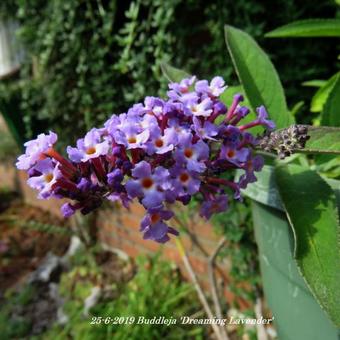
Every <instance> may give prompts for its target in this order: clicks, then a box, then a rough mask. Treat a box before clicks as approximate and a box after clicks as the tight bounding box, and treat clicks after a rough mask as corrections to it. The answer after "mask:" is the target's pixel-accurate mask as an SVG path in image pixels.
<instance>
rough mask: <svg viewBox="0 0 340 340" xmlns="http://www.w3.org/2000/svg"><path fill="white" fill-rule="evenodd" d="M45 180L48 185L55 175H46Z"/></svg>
mask: <svg viewBox="0 0 340 340" xmlns="http://www.w3.org/2000/svg"><path fill="white" fill-rule="evenodd" d="M44 178H45V182H46V183H50V182H51V181H52V179H53V174H52V173H49V174H46V175H45V176H44Z"/></svg>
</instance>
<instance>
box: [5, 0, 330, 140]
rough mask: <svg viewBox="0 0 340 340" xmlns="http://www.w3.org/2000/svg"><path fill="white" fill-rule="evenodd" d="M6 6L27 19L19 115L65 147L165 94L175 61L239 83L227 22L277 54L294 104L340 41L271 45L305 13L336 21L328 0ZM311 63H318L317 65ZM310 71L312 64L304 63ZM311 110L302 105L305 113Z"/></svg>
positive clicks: (36, 0) (31, 130)
mask: <svg viewBox="0 0 340 340" xmlns="http://www.w3.org/2000/svg"><path fill="white" fill-rule="evenodd" d="M6 3H7V2H4V3H2V4H1V5H0V12H1V13H2V15H3V16H6V15H12V16H14V17H16V18H17V19H18V20H19V21H20V23H21V29H20V32H19V35H20V37H21V39H22V41H23V42H24V44H25V45H26V49H27V51H28V53H27V57H28V58H27V62H26V64H25V67H23V69H22V71H21V74H20V88H21V110H22V112H23V113H24V116H25V123H26V126H27V128H28V130H27V131H28V132H27V134H28V135H31V134H35V133H36V130H37V124H38V123H39V124H40V126H39V129H40V130H44V129H45V130H47V129H53V130H56V131H57V132H59V133H61V132H62V133H61V134H60V138H61V139H62V141H63V142H64V144H65V143H68V142H75V140H76V138H77V137H79V135H81V134H82V133H84V132H85V131H86V130H87V129H89V128H90V127H92V126H94V125H99V124H101V123H102V122H103V121H104V120H105V119H107V118H108V116H109V115H110V114H111V113H113V112H116V113H119V112H122V111H124V110H126V109H127V108H128V107H129V105H131V104H132V103H134V102H138V101H140V100H141V99H142V98H143V97H144V96H146V95H161V94H164V91H165V89H166V82H167V80H166V79H165V78H164V77H162V76H161V70H160V63H161V62H162V61H170V60H171V63H172V64H173V65H175V66H176V65H177V66H180V67H181V68H184V69H186V70H188V71H190V72H191V73H196V74H197V75H198V76H200V77H212V76H213V75H216V74H220V75H222V76H224V77H225V78H226V80H227V82H228V83H236V82H237V81H236V77H235V74H234V73H233V70H232V65H231V62H230V60H229V57H228V55H227V52H226V48H225V43H224V37H223V26H224V25H225V24H231V25H234V26H236V27H240V28H242V29H244V30H246V31H247V32H248V33H250V34H251V35H252V36H253V37H255V38H256V39H257V41H258V42H259V43H260V44H261V45H262V46H264V47H265V49H266V50H270V51H271V53H272V55H271V57H272V60H273V61H274V63H275V65H276V66H277V68H278V71H279V74H280V75H281V78H282V81H283V84H284V86H285V88H286V92H287V96H288V101H289V103H290V105H291V106H292V105H293V104H295V103H296V102H297V101H300V100H304V99H305V98H307V97H309V96H310V95H311V89H310V88H298V85H299V84H300V82H301V81H303V80H308V79H314V78H318V77H324V76H325V75H328V74H331V73H332V71H333V69H334V63H335V62H334V60H333V58H332V56H333V55H334V54H335V49H336V44H335V43H334V44H333V43H331V41H330V43H329V44H326V45H325V44H322V42H321V41H318V40H316V41H315V40H313V41H308V40H306V41H301V42H300V43H299V44H295V43H294V42H292V41H284V48H282V42H278V41H273V40H264V38H263V33H264V32H266V31H269V30H271V29H273V28H275V27H277V26H278V25H282V24H286V23H287V22H290V21H292V20H296V19H299V18H305V17H309V18H312V17H316V16H317V17H320V16H324V17H329V18H332V17H334V16H335V15H336V8H337V7H336V4H335V3H334V2H333V1H331V0H329V1H323V2H317V1H314V0H313V1H310V2H304V1H294V0H287V1H280V0H275V1H272V2H270V3H267V2H253V1H250V0H240V1H237V2H232V1H222V0H214V1H210V2H209V3H207V2H205V1H203V0H198V1H194V0H188V1H184V0H169V1H161V0H132V1H131V0H130V1H117V0H69V1H61V0H51V1H42V0H32V1H29V2H28V1H22V0H15V1H12V2H11V4H10V5H8V4H6ZM311 58H313V63H310V60H311ZM307 65H308V66H307ZM307 110H308V108H305V112H306V111H307ZM27 137H28V136H27Z"/></svg>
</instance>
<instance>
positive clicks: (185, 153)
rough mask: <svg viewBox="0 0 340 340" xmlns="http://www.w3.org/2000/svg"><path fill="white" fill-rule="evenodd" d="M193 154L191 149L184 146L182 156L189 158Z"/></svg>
mask: <svg viewBox="0 0 340 340" xmlns="http://www.w3.org/2000/svg"><path fill="white" fill-rule="evenodd" d="M193 154H194V152H193V151H192V149H189V148H186V149H185V150H184V156H185V157H186V158H191V157H192V155H193Z"/></svg>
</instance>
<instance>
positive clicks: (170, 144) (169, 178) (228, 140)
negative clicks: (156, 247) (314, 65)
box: [16, 77, 307, 243]
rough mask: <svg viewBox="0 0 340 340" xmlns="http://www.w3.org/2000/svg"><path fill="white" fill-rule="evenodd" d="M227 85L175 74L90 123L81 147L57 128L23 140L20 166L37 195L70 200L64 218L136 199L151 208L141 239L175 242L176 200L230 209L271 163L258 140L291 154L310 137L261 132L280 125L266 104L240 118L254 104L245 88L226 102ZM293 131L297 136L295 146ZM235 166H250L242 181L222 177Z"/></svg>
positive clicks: (210, 210)
mask: <svg viewBox="0 0 340 340" xmlns="http://www.w3.org/2000/svg"><path fill="white" fill-rule="evenodd" d="M225 91H227V86H226V85H225V82H224V80H223V79H222V78H221V77H215V78H213V79H212V80H211V81H210V82H209V81H207V80H197V79H196V77H190V78H186V79H183V80H181V81H180V82H179V83H171V84H169V91H168V93H167V94H168V96H167V98H158V97H151V96H150V97H146V98H145V100H144V102H143V103H137V104H134V105H133V106H132V107H131V108H129V109H128V110H127V112H126V113H121V114H119V115H113V116H111V117H110V118H109V119H108V120H107V121H106V122H105V123H104V126H103V127H101V128H99V129H96V128H93V129H91V130H90V131H89V132H88V133H87V134H86V135H85V136H84V138H80V139H79V140H78V141H77V143H76V147H72V146H68V147H67V149H66V151H67V155H68V158H65V157H63V156H62V155H60V154H59V153H58V152H57V151H56V150H55V149H54V148H53V147H54V144H55V143H56V141H57V135H56V134H55V133H53V132H49V134H47V135H46V134H40V135H39V136H38V137H37V138H36V139H34V140H32V141H29V142H27V143H25V147H26V149H25V153H24V154H23V155H21V156H19V158H18V161H17V164H16V165H17V167H18V169H20V170H25V171H26V172H27V175H28V177H29V178H28V184H29V185H30V186H31V187H32V188H34V189H37V190H38V192H39V194H38V197H39V198H42V199H48V198H50V197H55V198H63V199H68V202H66V203H65V204H64V205H63V206H62V208H61V211H62V213H63V215H64V216H65V217H70V216H72V215H73V214H74V213H75V212H76V211H80V212H81V213H82V214H88V213H90V212H91V211H93V210H95V209H98V208H99V207H100V206H101V204H102V203H103V202H104V200H108V201H111V202H120V203H121V204H122V205H123V206H124V207H126V208H128V207H129V205H130V203H131V202H132V201H133V200H134V199H136V200H138V201H139V203H140V204H141V205H142V206H143V207H144V208H145V216H144V218H143V219H142V221H141V227H140V231H141V233H142V235H143V238H144V239H146V240H152V241H156V242H159V243H164V242H167V241H169V239H170V237H171V235H173V236H176V235H178V231H177V230H175V229H174V228H172V227H171V226H170V224H171V218H172V217H173V215H174V213H173V211H172V209H171V207H172V206H173V204H175V203H176V202H177V203H181V204H184V205H186V204H188V203H189V202H190V200H191V198H192V197H194V196H195V197H197V198H198V199H199V200H200V201H201V202H202V204H201V208H200V214H201V216H203V217H204V218H206V219H209V218H210V217H211V216H212V215H214V214H217V213H219V212H223V211H226V210H227V208H228V203H229V200H230V199H232V198H234V199H236V200H241V199H242V197H241V189H242V188H245V187H246V186H247V185H248V184H249V183H252V182H254V181H256V176H255V172H257V171H260V170H261V169H262V167H263V159H262V157H261V156H259V155H256V154H255V151H254V149H255V147H256V146H257V145H259V144H261V145H265V147H266V149H268V150H272V149H275V150H277V151H278V152H279V153H280V154H284V155H288V153H289V152H290V151H291V149H292V148H293V146H294V147H298V146H300V145H303V143H305V141H306V138H307V137H305V131H303V129H302V128H299V127H297V128H295V129H293V130H287V132H284V133H282V134H280V135H279V136H278V137H275V136H273V135H271V134H268V133H267V134H266V137H263V138H262V139H261V140H260V139H259V138H258V137H257V136H254V135H253V134H252V132H251V131H252V130H251V128H252V127H253V126H263V128H264V129H267V130H271V129H273V128H274V123H273V122H272V121H270V120H269V118H268V113H267V111H266V109H265V108H264V107H263V106H261V107H259V108H258V109H257V117H256V118H255V120H253V121H251V122H249V120H247V122H246V123H243V124H242V120H243V118H244V117H246V116H247V115H248V113H249V112H250V110H249V109H248V108H247V107H245V106H241V105H240V103H241V102H242V100H243V97H242V95H241V94H237V95H235V96H234V98H233V101H232V104H231V105H230V107H226V105H225V103H223V102H222V101H221V99H220V96H221V94H222V93H224V92H225ZM222 115H223V116H224V117H222ZM286 135H289V136H293V137H294V138H293V137H292V138H293V139H294V141H295V142H294V143H293V144H292V145H293V146H292V147H289V145H290V144H289V145H288V142H286V139H287V138H286ZM274 137H275V138H274ZM235 169H239V170H241V171H243V174H242V175H241V176H240V177H239V179H238V181H236V180H235V181H233V180H226V179H225V176H221V175H224V174H227V173H229V172H230V171H233V170H235ZM228 178H230V176H229V177H228Z"/></svg>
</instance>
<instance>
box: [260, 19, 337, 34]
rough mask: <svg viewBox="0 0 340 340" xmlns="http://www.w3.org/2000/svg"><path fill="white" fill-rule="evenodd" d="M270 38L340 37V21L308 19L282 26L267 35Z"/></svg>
mask: <svg viewBox="0 0 340 340" xmlns="http://www.w3.org/2000/svg"><path fill="white" fill-rule="evenodd" d="M265 36H266V37H268V38H286V37H287V38H288V37H289V38H300V37H311V38H314V37H340V19H308V20H300V21H295V22H292V23H290V24H288V25H285V26H281V27H279V28H276V29H275V30H273V31H271V32H269V33H267V34H266V35H265Z"/></svg>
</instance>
